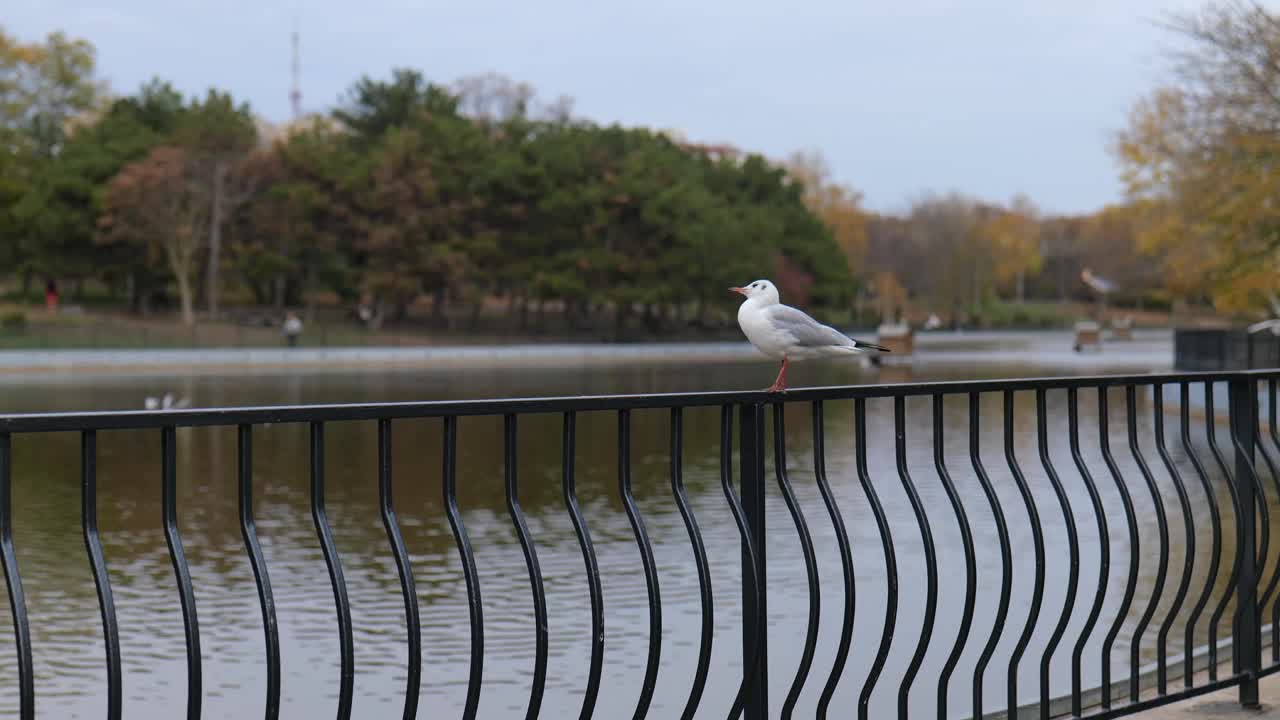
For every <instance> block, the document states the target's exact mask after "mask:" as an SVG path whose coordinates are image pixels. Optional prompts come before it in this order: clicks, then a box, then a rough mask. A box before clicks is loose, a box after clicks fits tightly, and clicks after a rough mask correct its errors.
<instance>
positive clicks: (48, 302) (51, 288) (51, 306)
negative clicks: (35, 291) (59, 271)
mask: <svg viewBox="0 0 1280 720" xmlns="http://www.w3.org/2000/svg"><path fill="white" fill-rule="evenodd" d="M44 306H45V307H46V308H47V309H48V310H49V312H57V311H58V283H57V282H56V281H54V280H50V281H49V282H48V283H46V284H45V286H44Z"/></svg>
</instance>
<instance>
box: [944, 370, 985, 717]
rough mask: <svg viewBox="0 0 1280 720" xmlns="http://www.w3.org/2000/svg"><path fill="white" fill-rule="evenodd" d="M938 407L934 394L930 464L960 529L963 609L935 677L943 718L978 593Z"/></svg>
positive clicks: (968, 537) (970, 535) (966, 522)
mask: <svg viewBox="0 0 1280 720" xmlns="http://www.w3.org/2000/svg"><path fill="white" fill-rule="evenodd" d="M942 410H943V405H942V395H934V396H933V466H934V469H936V470H937V472H938V479H939V480H941V481H942V488H943V489H944V490H945V491H946V493H947V500H948V501H949V502H950V503H951V511H952V512H953V513H955V516H956V524H957V525H958V526H959V528H960V544H961V545H962V546H963V548H964V610H963V611H961V614H960V629H959V631H958V632H957V633H956V641H955V644H954V645H953V646H952V647H951V654H949V655H948V656H947V660H946V662H945V663H944V664H943V666H942V672H941V673H940V674H939V676H938V718H939V720H946V717H947V687H948V685H949V684H950V682H951V675H952V673H953V672H955V669H956V663H958V662H960V655H961V654H962V653H963V652H964V646H965V643H966V642H967V641H968V639H969V630H970V629H971V627H972V625H973V609H974V605H975V604H976V602H977V596H978V563H977V558H976V556H975V554H974V550H973V532H972V531H971V530H970V528H969V516H968V515H967V514H966V513H965V511H964V503H963V502H962V501H961V499H960V493H959V491H957V490H956V486H955V483H954V482H952V480H951V473H949V472H947V464H946V459H945V457H944V454H945V453H944V452H943V450H944V447H943V437H942V427H943V424H942Z"/></svg>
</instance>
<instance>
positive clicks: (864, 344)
mask: <svg viewBox="0 0 1280 720" xmlns="http://www.w3.org/2000/svg"><path fill="white" fill-rule="evenodd" d="M857 342H858V345H857V346H858V347H860V348H867V349H869V350H879V351H880V352H893V351H892V350H890V349H889V348H887V347H883V346H881V345H876V344H874V343H869V342H862V341H857Z"/></svg>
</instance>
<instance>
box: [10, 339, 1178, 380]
mask: <svg viewBox="0 0 1280 720" xmlns="http://www.w3.org/2000/svg"><path fill="white" fill-rule="evenodd" d="M1070 338H1071V333H1069V332H1064V331H1061V330H1050V331H981V332H927V333H918V334H917V335H916V344H917V348H918V349H917V353H916V354H915V355H914V356H913V357H912V358H911V360H910V361H909V362H910V363H912V364H916V363H928V364H946V363H952V362H974V361H981V362H994V363H1000V362H1001V361H1002V360H1004V359H1009V360H1016V359H1018V357H1019V356H1020V354H1021V353H1022V352H1023V351H1024V350H1029V351H1033V352H1036V351H1040V352H1043V351H1045V350H1048V351H1049V352H1051V353H1052V354H1053V355H1054V356H1055V360H1056V361H1057V364H1061V365H1065V366H1079V367H1089V366H1099V367H1102V366H1107V365H1111V366H1114V365H1116V364H1117V363H1120V364H1146V363H1150V369H1152V370H1158V369H1162V368H1163V369H1167V368H1168V366H1169V365H1170V364H1171V362H1172V335H1171V333H1169V332H1168V331H1163V330H1147V331H1138V332H1137V333H1135V339H1134V341H1132V342H1114V343H1107V344H1106V345H1105V346H1104V349H1103V351H1102V352H1099V353H1073V352H1070V345H1071V341H1070ZM1151 361H1155V362H1151ZM698 362H761V363H767V362H771V361H770V360H769V359H768V358H766V357H764V356H763V355H761V354H760V353H758V352H756V351H755V350H754V349H753V348H752V347H751V346H750V345H749V344H747V343H746V342H745V341H735V342H670V343H624V344H601V343H545V344H512V345H451V346H443V345H436V346H422V347H325V348H307V347H300V348H283V347H281V348H225V349H164V350H2V351H0V374H4V375H26V374H32V373H35V374H46V373H139V372H142V373H150V372H173V371H217V370H255V369H263V370H266V369H271V370H285V369H298V370H311V369H317V370H318V369H334V370H361V369H421V370H437V369H447V370H457V369H501V368H509V367H514V366H519V367H587V366H597V365H610V364H611V365H616V364H634V363H642V364H654V365H658V364H672V363H698Z"/></svg>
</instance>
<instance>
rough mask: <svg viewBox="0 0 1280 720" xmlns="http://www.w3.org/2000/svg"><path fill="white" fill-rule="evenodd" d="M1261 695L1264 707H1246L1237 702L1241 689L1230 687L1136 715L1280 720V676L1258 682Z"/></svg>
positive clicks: (1165, 719) (1146, 719)
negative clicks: (1247, 708) (1253, 708)
mask: <svg viewBox="0 0 1280 720" xmlns="http://www.w3.org/2000/svg"><path fill="white" fill-rule="evenodd" d="M1259 696H1260V699H1261V700H1262V707H1261V708H1258V709H1255V710H1246V709H1244V708H1242V707H1240V703H1239V701H1238V699H1239V697H1240V690H1239V689H1238V688H1228V689H1226V690H1219V691H1218V692H1215V693H1210V694H1208V695H1202V696H1200V697H1198V698H1196V699H1194V700H1187V701H1186V702H1181V703H1175V704H1173V705H1166V706H1164V707H1162V708H1156V709H1155V710H1150V711H1148V712H1145V713H1141V714H1138V715H1135V716H1134V717H1138V718H1142V720H1201V719H1202V718H1222V720H1236V719H1237V718H1241V719H1243V718H1249V720H1280V677H1276V676H1274V675H1273V676H1271V677H1269V678H1265V679H1263V680H1262V682H1261V683H1260V684H1259Z"/></svg>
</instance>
